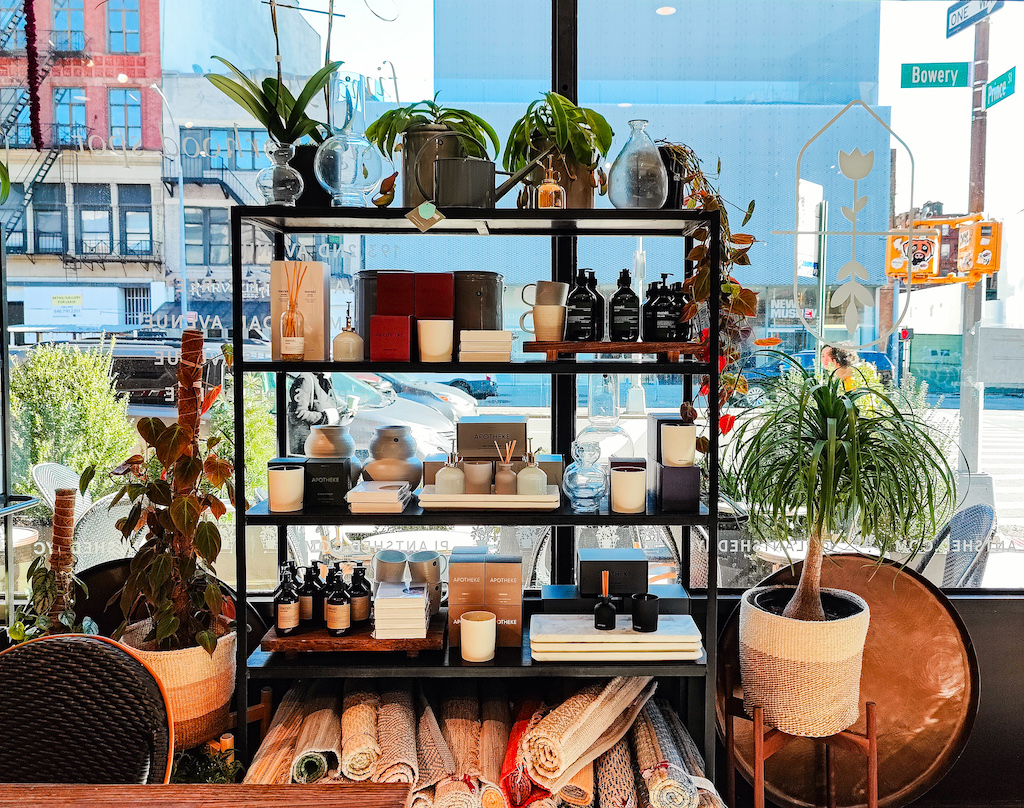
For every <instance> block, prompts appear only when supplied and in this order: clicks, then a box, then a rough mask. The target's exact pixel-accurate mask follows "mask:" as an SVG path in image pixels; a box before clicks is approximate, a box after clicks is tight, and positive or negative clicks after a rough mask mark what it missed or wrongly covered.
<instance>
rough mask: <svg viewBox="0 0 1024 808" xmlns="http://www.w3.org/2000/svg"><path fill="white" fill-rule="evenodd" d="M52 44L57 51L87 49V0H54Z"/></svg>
mask: <svg viewBox="0 0 1024 808" xmlns="http://www.w3.org/2000/svg"><path fill="white" fill-rule="evenodd" d="M50 36H51V40H50V44H51V46H52V47H53V49H54V51H56V52H57V53H81V52H82V51H84V50H85V0H54V2H53V31H52V32H51V34H50Z"/></svg>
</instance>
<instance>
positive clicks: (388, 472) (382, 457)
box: [363, 426, 423, 488]
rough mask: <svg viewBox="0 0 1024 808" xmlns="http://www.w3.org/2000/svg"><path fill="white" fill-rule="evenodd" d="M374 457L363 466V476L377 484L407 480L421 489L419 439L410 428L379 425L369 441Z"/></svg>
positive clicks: (421, 469)
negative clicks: (418, 454) (417, 448)
mask: <svg viewBox="0 0 1024 808" xmlns="http://www.w3.org/2000/svg"><path fill="white" fill-rule="evenodd" d="M370 456H371V457H372V458H373V459H372V460H371V461H370V462H368V463H367V464H366V465H365V466H364V467H363V476H364V477H366V479H368V480H373V481H375V482H388V481H395V480H405V481H406V482H408V483H409V485H410V486H411V487H412V488H418V487H419V484H420V481H421V480H422V479H423V461H421V460H420V459H419V458H417V457H416V440H415V439H414V438H413V436H412V429H411V427H408V426H379V427H377V431H376V433H375V434H374V436H373V440H372V441H371V442H370Z"/></svg>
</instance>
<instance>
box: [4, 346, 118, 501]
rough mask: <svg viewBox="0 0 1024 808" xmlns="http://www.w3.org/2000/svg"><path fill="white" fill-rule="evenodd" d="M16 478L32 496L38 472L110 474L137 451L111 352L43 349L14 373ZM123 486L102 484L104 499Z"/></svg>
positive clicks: (97, 490) (98, 491) (98, 488)
mask: <svg viewBox="0 0 1024 808" xmlns="http://www.w3.org/2000/svg"><path fill="white" fill-rule="evenodd" d="M10 396H11V421H12V430H11V432H12V438H13V458H12V462H13V465H14V478H15V479H16V480H19V481H24V482H21V483H19V486H18V487H19V489H22V490H23V492H24V493H28V492H29V491H31V484H32V483H31V476H30V474H29V472H30V470H31V468H32V466H34V465H36V464H37V463H46V462H53V463H63V464H64V465H65V466H68V467H70V468H72V469H75V470H76V471H77V470H79V469H84V468H85V467H87V466H98V467H100V468H109V467H110V466H112V465H114V464H115V463H117V462H118V461H119V460H120V459H121V458H123V457H124V456H125V455H126V454H128V453H129V452H130V451H131V450H132V448H133V447H134V446H135V433H134V430H133V429H132V425H131V422H130V420H129V419H128V397H127V396H125V395H122V394H120V393H118V392H117V390H116V389H115V387H114V378H113V372H112V355H111V352H110V350H109V349H108V348H106V347H104V346H100V347H98V348H94V349H85V350H83V349H80V348H76V347H74V346H68V345H60V344H53V345H39V346H37V347H35V348H32V349H31V350H30V351H29V352H28V353H27V354H26V356H25V359H24V360H23V361H21V362H19V363H17V364H15V365H13V366H12V368H11V384H10ZM115 488H116V485H115V484H114V483H113V482H112V481H111V480H109V479H108V478H106V477H104V478H103V479H102V480H96V481H95V484H94V495H95V496H97V497H101V496H103V495H105V494H108V493H110V492H111V491H113V490H115Z"/></svg>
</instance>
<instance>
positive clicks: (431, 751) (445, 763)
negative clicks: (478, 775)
mask: <svg viewBox="0 0 1024 808" xmlns="http://www.w3.org/2000/svg"><path fill="white" fill-rule="evenodd" d="M416 712H417V721H416V760H417V764H418V768H419V777H418V778H417V779H416V782H415V783H414V784H413V787H412V790H413V792H414V793H415V792H417V791H421V790H423V789H427V788H432V787H433V786H435V785H437V783H439V782H441V780H443V779H444V778H445V777H451V776H452V775H453V774H455V758H453V757H452V753H451V750H450V749H449V748H448V743H447V742H446V741H445V739H444V736H443V735H442V734H441V726H440V725H439V724H438V722H437V716H436V715H435V714H434V708H433V707H431V706H430V702H429V701H428V700H427V697H426V696H425V695H424V694H423V690H422V688H420V687H419V686H417V688H416ZM433 799H434V796H433V794H432V795H431V801H433Z"/></svg>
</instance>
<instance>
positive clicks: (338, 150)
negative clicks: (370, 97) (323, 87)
mask: <svg viewBox="0 0 1024 808" xmlns="http://www.w3.org/2000/svg"><path fill="white" fill-rule="evenodd" d="M330 96H331V128H332V130H333V132H334V134H333V135H332V136H331V137H330V138H328V139H327V140H325V141H324V142H323V143H322V144H320V148H319V149H317V152H316V158H315V159H314V161H313V171H314V172H315V173H316V178H317V181H318V182H319V183H320V184H321V185H322V186H323V187H324V190H326V191H327V192H328V193H329V194H330V195H331V204H332V205H333V206H334V207H356V208H361V207H365V206H366V204H367V194H368V193H369V192H370V191H372V190H373V189H374V188H375V187H376V186H377V183H378V182H379V181H380V178H381V174H382V173H383V163H382V161H381V156H380V151H378V149H377V147H376V146H374V145H373V144H372V143H370V141H369V140H367V139H366V135H365V132H366V79H365V77H364V76H362V75H360V74H359V73H336V74H335V75H334V76H332V77H331V92H330Z"/></svg>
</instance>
